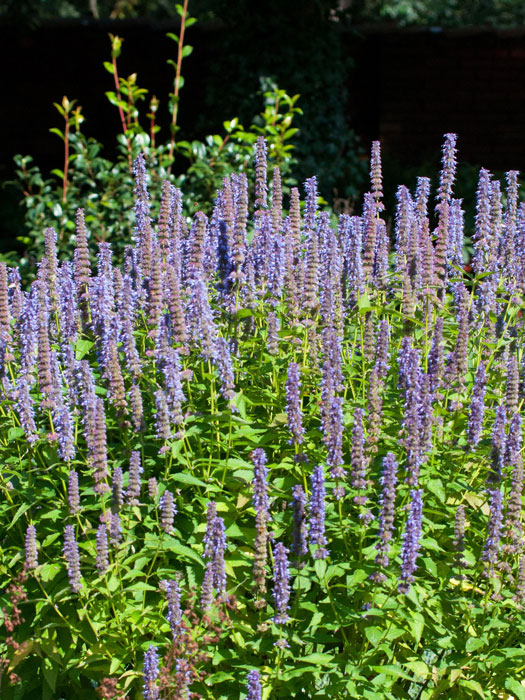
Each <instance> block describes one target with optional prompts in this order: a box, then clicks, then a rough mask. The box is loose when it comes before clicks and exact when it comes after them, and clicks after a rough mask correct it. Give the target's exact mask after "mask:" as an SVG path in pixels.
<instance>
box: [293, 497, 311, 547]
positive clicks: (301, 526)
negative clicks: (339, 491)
mask: <svg viewBox="0 0 525 700" xmlns="http://www.w3.org/2000/svg"><path fill="white" fill-rule="evenodd" d="M292 506H293V544H292V552H293V553H294V554H295V555H296V556H297V557H304V555H305V554H308V545H307V543H306V510H305V506H306V494H305V492H304V490H303V487H302V486H300V485H299V484H297V486H294V488H293V501H292Z"/></svg>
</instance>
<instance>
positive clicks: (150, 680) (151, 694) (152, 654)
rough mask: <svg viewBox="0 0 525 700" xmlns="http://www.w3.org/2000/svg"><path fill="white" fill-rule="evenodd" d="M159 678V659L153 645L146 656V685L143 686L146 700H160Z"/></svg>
mask: <svg viewBox="0 0 525 700" xmlns="http://www.w3.org/2000/svg"><path fill="white" fill-rule="evenodd" d="M158 677H159V657H158V654H157V649H156V648H155V647H154V646H153V645H151V646H150V647H149V649H148V650H147V652H146V653H145V654H144V685H143V686H142V692H143V694H144V700H159V688H158V686H157V679H158Z"/></svg>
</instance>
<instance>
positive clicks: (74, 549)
mask: <svg viewBox="0 0 525 700" xmlns="http://www.w3.org/2000/svg"><path fill="white" fill-rule="evenodd" d="M63 551H64V557H65V558H66V562H67V576H68V578H69V585H70V586H71V590H72V591H73V593H79V592H80V591H81V590H82V582H81V580H80V555H79V552H78V544H77V541H76V539H75V528H74V527H73V525H66V528H65V530H64V550H63Z"/></svg>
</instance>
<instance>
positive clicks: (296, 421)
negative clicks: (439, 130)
mask: <svg viewBox="0 0 525 700" xmlns="http://www.w3.org/2000/svg"><path fill="white" fill-rule="evenodd" d="M181 10H182V12H183V14H184V6H183V7H182V8H181ZM111 67H112V71H113V68H114V67H113V63H112V64H111ZM112 75H113V77H115V75H114V73H112ZM130 81H131V82H130ZM117 83H118V85H119V89H121V93H120V94H121V98H122V99H120V98H117V101H118V103H119V104H120V106H121V108H122V111H123V116H124V120H125V122H126V119H127V120H128V123H127V127H126V132H127V133H126V143H127V144H129V146H130V149H131V155H136V153H137V152H138V151H139V150H140V151H141V155H140V156H139V157H138V159H137V160H136V163H135V166H134V172H133V173H132V175H133V177H134V178H135V211H134V223H133V226H132V230H131V231H129V232H128V233H130V234H131V235H130V238H131V241H132V242H131V244H130V245H128V246H126V248H125V249H124V250H123V251H122V250H121V249H118V248H117V247H113V241H111V240H110V239H109V238H107V240H106V237H105V235H104V232H103V231H102V230H101V229H100V227H99V223H100V222H101V221H102V220H103V218H104V217H103V216H102V215H101V216H102V218H100V217H99V216H98V213H99V212H98V211H97V202H96V201H93V202H92V205H90V206H89V207H86V209H85V211H84V212H82V211H79V212H78V215H77V220H76V223H75V222H73V221H71V222H70V221H67V222H65V226H66V229H65V231H66V234H68V232H69V231H71V233H73V231H74V232H75V234H74V235H75V240H74V241H71V240H70V236H69V234H68V235H65V234H64V231H59V230H58V229H57V230H52V229H50V228H48V227H45V226H44V227H43V236H44V239H45V257H44V260H42V261H41V263H40V264H39V266H38V267H37V268H36V269H35V270H33V271H32V272H33V274H34V277H35V278H34V281H33V282H30V283H29V282H28V283H27V285H26V281H25V279H24V281H23V282H22V277H27V278H29V277H31V274H29V270H22V272H24V273H25V272H27V273H28V274H27V275H23V274H21V271H20V270H18V269H17V268H14V267H10V265H9V264H8V263H2V262H0V403H1V407H0V408H1V412H0V413H1V420H0V450H3V453H2V461H1V465H2V466H1V468H0V491H1V498H0V516H1V517H0V541H1V545H2V546H1V552H0V579H1V580H0V598H1V600H2V602H1V605H0V607H1V608H2V614H1V615H0V619H1V621H0V624H1V626H2V635H1V636H0V684H1V687H0V693H1V695H2V698H3V697H4V695H5V697H6V699H7V700H16V699H18V698H19V700H26V698H27V700H32V698H33V696H35V693H36V694H38V693H41V692H42V688H44V691H45V693H47V694H48V695H49V697H51V696H52V697H57V698H58V697H64V698H69V697H71V696H72V694H73V695H75V697H76V696H77V695H78V697H86V698H87V697H89V698H91V697H92V696H94V695H95V694H96V695H97V696H98V697H101V698H113V700H120V698H124V697H125V696H129V697H139V696H140V697H144V698H145V699H146V700H160V699H161V698H162V699H163V700H175V699H177V700H182V699H185V700H189V699H190V698H197V697H200V696H202V697H208V696H209V697H211V696H213V697H217V698H237V697H239V696H240V697H242V698H244V697H249V698H251V699H252V700H260V699H261V698H262V696H263V694H264V697H268V698H273V697H274V696H275V697H312V698H313V697H317V696H319V694H321V695H322V694H323V693H324V695H329V696H330V697H333V698H334V700H343V698H345V699H346V698H347V697H356V698H357V697H359V698H361V697H371V698H372V697H374V698H375V697H378V698H390V697H391V698H409V697H410V698H416V699H417V700H431V698H434V697H437V696H440V697H441V696H442V697H444V698H445V697H446V698H448V697H454V698H455V697H458V698H465V700H467V698H469V699H470V698H471V697H473V696H474V695H476V696H479V697H481V696H483V697H486V698H487V700H488V698H503V697H515V698H518V697H520V692H521V690H520V689H521V676H520V672H521V667H522V666H523V663H522V658H521V657H522V656H523V654H522V649H521V646H522V645H521V639H522V637H523V634H524V633H525V629H524V626H523V606H524V604H525V556H524V550H523V455H522V452H523V422H522V403H523V379H524V375H525V371H524V367H525V362H524V358H523V347H524V343H525V324H524V323H523V317H522V308H521V307H522V296H523V291H524V290H525V254H524V252H523V251H524V250H525V204H522V203H520V195H521V194H522V193H520V189H519V187H518V186H519V177H518V174H517V173H516V172H515V171H509V173H508V175H507V176H506V181H505V182H500V181H499V180H498V177H497V176H496V174H491V173H489V171H482V173H481V175H480V178H479V184H478V185H477V193H476V216H475V220H474V227H473V228H472V226H471V223H470V220H471V217H470V216H469V201H470V199H469V197H468V193H466V194H465V198H464V200H460V199H458V198H457V197H456V196H455V192H454V180H455V177H456V175H455V172H456V138H455V135H453V134H449V135H447V137H446V140H445V147H444V150H443V163H442V171H441V174H440V176H439V177H438V178H436V177H434V178H429V177H424V176H421V177H419V178H418V180H417V184H416V187H415V188H414V189H411V188H409V187H408V186H403V185H402V186H400V187H399V188H397V198H396V197H394V199H395V204H394V208H393V209H392V207H391V206H390V204H389V202H391V201H392V197H391V195H396V190H394V192H390V193H388V192H385V191H384V188H385V184H384V183H383V178H382V169H381V154H380V148H379V144H378V143H374V145H373V148H372V158H371V163H370V175H371V181H370V191H369V192H367V193H365V194H364V196H363V198H362V199H361V200H358V199H356V200H355V201H352V203H351V214H352V215H351V216H350V215H349V214H348V213H347V214H342V215H341V216H340V217H339V220H338V221H336V218H337V217H336V215H335V214H334V215H332V213H331V212H329V211H328V208H329V206H330V202H328V205H325V203H324V200H323V196H324V197H326V196H327V195H326V193H323V192H322V184H321V183H322V180H321V179H319V181H318V180H317V179H316V178H313V177H312V178H309V179H308V180H307V182H306V185H305V188H304V191H303V193H304V196H303V197H302V195H301V192H300V191H299V189H298V188H295V187H293V186H291V183H290V180H289V179H288V175H287V173H286V171H285V170H284V168H282V167H281V166H282V165H283V162H282V158H281V155H282V154H281V153H280V151H279V148H276V147H275V145H270V144H265V142H264V139H262V138H260V139H259V140H258V141H257V144H256V146H255V150H256V154H255V159H254V160H253V159H252V165H250V164H249V163H248V162H247V161H244V160H243V161H242V162H241V161H238V163H239V166H240V168H241V171H240V172H236V173H233V172H230V171H228V172H224V173H222V172H221V175H220V177H219V178H218V180H217V183H218V187H217V188H213V190H210V202H209V207H207V208H206V211H205V212H200V213H197V214H195V213H194V212H193V210H192V211H187V210H186V207H185V205H183V203H184V202H187V201H188V198H187V195H186V193H184V192H182V191H181V190H179V189H178V188H177V187H176V186H175V185H174V184H172V181H173V182H175V180H174V178H176V180H177V182H178V183H179V184H181V183H182V184H184V183H186V184H187V182H188V180H187V179H185V177H186V176H185V175H181V176H180V177H179V176H175V175H172V176H171V180H170V181H165V182H164V183H162V176H163V174H164V173H165V172H166V169H165V164H164V162H162V163H160V168H159V169H158V170H157V169H156V166H157V165H158V164H157V163H156V162H155V160H154V159H153V160H152V159H151V153H150V152H149V151H148V148H149V147H148V144H147V143H145V141H144V140H140V139H138V140H136V138H135V137H136V136H137V135H136V134H135V131H134V130H135V129H136V127H137V125H136V123H135V117H134V112H133V109H134V104H135V102H134V101H136V100H137V99H138V93H136V92H135V89H136V86H135V87H134V83H133V79H132V78H130V79H126V80H125V81H124V82H119V79H118V76H117ZM139 94H140V95H141V94H142V93H139ZM128 98H129V100H130V102H129V105H128V102H127V101H126V100H127V99H128ZM282 99H283V101H285V100H286V98H285V97H284V96H283V97H282ZM125 107H126V108H128V109H129V110H130V111H129V112H126V111H125ZM232 128H233V127H232ZM272 128H273V129H274V130H275V131H276V133H281V132H280V130H281V129H282V130H284V131H283V133H285V132H286V130H287V129H288V128H289V125H286V124H284V123H282V122H281V121H279V119H278V117H277V116H276V119H275V123H274V124H273V127H272ZM154 135H155V132H154V131H153V136H154ZM245 136H247V137H248V136H249V134H248V133H246V134H245ZM233 140H234V136H233V132H232V135H231V136H229V137H228V139H227V141H224V142H220V143H218V142H214V144H215V145H214V146H213V148H216V149H217V150H218V153H223V154H224V153H228V154H230V151H229V149H230V147H231V146H232V142H233ZM73 141H74V140H73ZM139 141H140V143H139ZM188 144H189V145H188V146H187V148H188V149H190V148H192V147H193V146H192V145H191V143H190V142H188ZM221 144H222V145H221ZM246 144H247V141H246V142H245V146H244V148H246ZM123 146H124V148H125V152H124V155H125V160H126V164H127V162H128V160H127V159H128V155H129V153H128V148H127V146H126V145H125V144H124V143H123ZM79 147H80V146H79ZM210 147H211V146H210ZM243 153H244V151H243ZM188 154H189V150H188ZM76 157H78V161H77V162H79V163H80V162H83V163H84V164H85V166H86V168H89V164H90V158H91V156H90V151H89V149H88V151H87V152H86V153H84V151H82V155H78V154H77V156H76ZM246 158H248V156H246ZM88 161H89V162H88ZM222 162H223V161H222V160H219V161H213V162H212V163H210V164H209V166H210V169H211V170H213V171H217V172H218V170H219V169H220V168H221V167H222V166H221V163H222ZM232 162H233V161H232ZM253 164H254V167H253ZM150 165H151V166H152V168H150ZM126 167H127V166H126ZM433 183H434V184H433ZM436 183H437V188H436ZM125 187H126V182H125V181H123V182H122V189H124V188H125ZM150 188H151V195H150V191H149V190H150ZM154 188H155V189H154ZM119 192H120V190H119V191H116V192H115V193H114V197H113V198H112V199H111V201H105V200H104V207H107V208H109V207H111V208H116V210H118V211H120V212H121V214H122V231H123V233H124V231H125V229H126V223H125V222H126V217H125V212H124V207H123V205H122V203H121V202H120V199H119ZM130 192H131V190H130ZM159 194H160V197H159ZM50 197H51V195H50ZM301 197H302V199H303V201H301ZM471 199H472V198H471ZM49 204H50V205H51V206H52V204H53V203H52V200H51V199H50V201H49ZM347 211H348V208H347ZM46 229H47V230H46ZM391 234H392V244H391V242H390V235H391ZM94 244H96V245H94ZM73 248H74V250H73ZM91 248H94V249H95V250H96V251H97V255H96V256H95V257H93V258H92V259H91V258H90V249H91ZM71 250H73V254H72V256H70V257H68V251H71ZM117 253H118V254H117ZM458 621H465V625H461V624H458ZM520 645H521V646H520ZM509 659H510V661H509ZM18 678H19V679H20V680H18Z"/></svg>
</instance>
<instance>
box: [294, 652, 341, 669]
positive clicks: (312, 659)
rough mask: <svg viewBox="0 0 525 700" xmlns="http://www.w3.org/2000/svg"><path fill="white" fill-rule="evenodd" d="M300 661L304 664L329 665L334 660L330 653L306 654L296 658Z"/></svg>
mask: <svg viewBox="0 0 525 700" xmlns="http://www.w3.org/2000/svg"><path fill="white" fill-rule="evenodd" d="M297 660H298V661H300V662H301V663H305V664H319V665H320V666H329V665H330V664H331V663H333V661H334V657H333V656H332V655H331V654H321V653H318V654H308V655H307V656H303V657H300V658H299V659H297Z"/></svg>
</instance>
